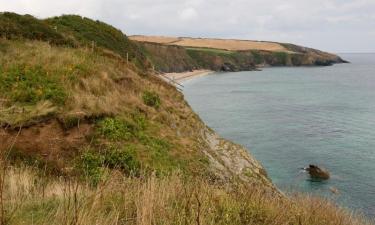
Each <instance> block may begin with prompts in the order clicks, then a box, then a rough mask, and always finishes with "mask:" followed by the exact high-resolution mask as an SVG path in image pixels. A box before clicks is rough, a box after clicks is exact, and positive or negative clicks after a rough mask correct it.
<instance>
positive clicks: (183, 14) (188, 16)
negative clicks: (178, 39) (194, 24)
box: [179, 7, 198, 21]
mask: <svg viewBox="0 0 375 225" xmlns="http://www.w3.org/2000/svg"><path fill="white" fill-rule="evenodd" d="M179 17H180V19H181V20H184V21H188V20H193V19H197V17H198V12H197V11H196V10H195V9H194V8H193V7H188V8H186V9H183V10H182V11H180V13H179Z"/></svg>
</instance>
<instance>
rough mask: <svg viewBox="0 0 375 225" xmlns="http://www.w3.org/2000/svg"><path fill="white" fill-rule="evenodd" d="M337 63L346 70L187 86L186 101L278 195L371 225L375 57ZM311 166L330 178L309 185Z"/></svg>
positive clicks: (281, 72)
mask: <svg viewBox="0 0 375 225" xmlns="http://www.w3.org/2000/svg"><path fill="white" fill-rule="evenodd" d="M340 56H341V57H342V58H344V59H345V60H348V61H350V63H348V64H336V65H334V66H328V67H271V68H263V69H262V71H249V72H233V73H213V74H210V75H207V76H204V77H199V78H195V79H192V80H189V81H185V82H184V83H183V85H184V89H183V93H184V95H185V98H186V99H187V101H188V103H189V104H190V105H191V106H192V108H193V110H194V111H195V112H196V113H197V114H198V115H199V116H200V118H201V119H202V120H203V121H204V122H205V123H206V124H207V125H208V126H209V127H211V128H212V129H214V130H215V131H216V132H217V133H219V134H220V135H221V136H222V137H224V138H226V139H229V140H232V141H234V142H236V143H238V144H242V145H243V146H245V147H246V148H248V149H249V151H250V152H251V154H252V155H253V156H254V157H255V158H256V159H257V160H258V161H260V162H261V164H262V165H263V166H264V167H265V169H266V170H267V172H268V175H269V177H270V178H271V179H272V181H273V183H274V184H275V185H276V186H277V187H278V188H279V189H280V190H282V191H283V192H286V193H294V192H304V193H308V194H312V195H320V196H322V197H324V198H328V199H331V200H333V201H335V202H337V204H338V205H340V206H343V207H346V208H349V209H351V210H353V211H355V212H358V213H363V214H364V215H366V216H368V217H370V218H375V54H340ZM309 164H315V165H318V166H321V167H324V168H326V169H327V170H329V172H330V174H331V178H330V179H329V180H327V181H319V182H316V181H313V180H311V179H310V177H309V176H308V174H307V173H306V172H304V171H303V170H301V168H304V167H306V166H308V165H309ZM332 190H336V191H335V192H337V193H333V191H332Z"/></svg>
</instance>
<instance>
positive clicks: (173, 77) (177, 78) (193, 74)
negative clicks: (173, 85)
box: [162, 70, 214, 83]
mask: <svg viewBox="0 0 375 225" xmlns="http://www.w3.org/2000/svg"><path fill="white" fill-rule="evenodd" d="M211 73H214V71H212V70H193V71H188V72H182V73H164V74H163V76H162V78H163V79H165V80H168V81H174V82H178V83H182V82H184V81H187V80H190V79H193V78H197V77H202V76H206V75H208V74H211Z"/></svg>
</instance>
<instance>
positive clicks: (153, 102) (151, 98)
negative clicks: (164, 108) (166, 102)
mask: <svg viewBox="0 0 375 225" xmlns="http://www.w3.org/2000/svg"><path fill="white" fill-rule="evenodd" d="M142 98H143V102H144V103H145V104H146V105H148V106H151V107H154V108H156V109H158V108H159V107H160V105H161V100H160V97H159V95H158V94H157V93H156V92H153V91H145V92H144V93H143V96H142Z"/></svg>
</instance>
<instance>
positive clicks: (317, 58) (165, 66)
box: [130, 36, 345, 72]
mask: <svg viewBox="0 0 375 225" xmlns="http://www.w3.org/2000/svg"><path fill="white" fill-rule="evenodd" d="M130 39H132V40H134V41H137V42H138V44H139V46H141V47H143V48H144V50H145V52H147V55H148V56H149V59H150V61H151V63H152V64H154V65H155V69H156V70H158V71H160V72H181V71H182V70H183V69H185V71H187V70H193V69H210V70H214V71H244V70H245V71H246V70H255V69H257V68H260V67H262V66H329V65H332V64H334V63H344V62H345V61H344V60H342V59H341V58H340V57H339V56H337V55H334V54H330V53H326V52H322V51H319V50H316V49H311V48H306V47H301V46H297V45H292V44H282V43H273V42H255V41H243V40H220V39H194V38H165V37H147V36H131V37H130ZM169 58H170V59H173V58H176V59H177V60H176V61H173V60H168V59H169ZM163 59H167V60H163Z"/></svg>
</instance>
